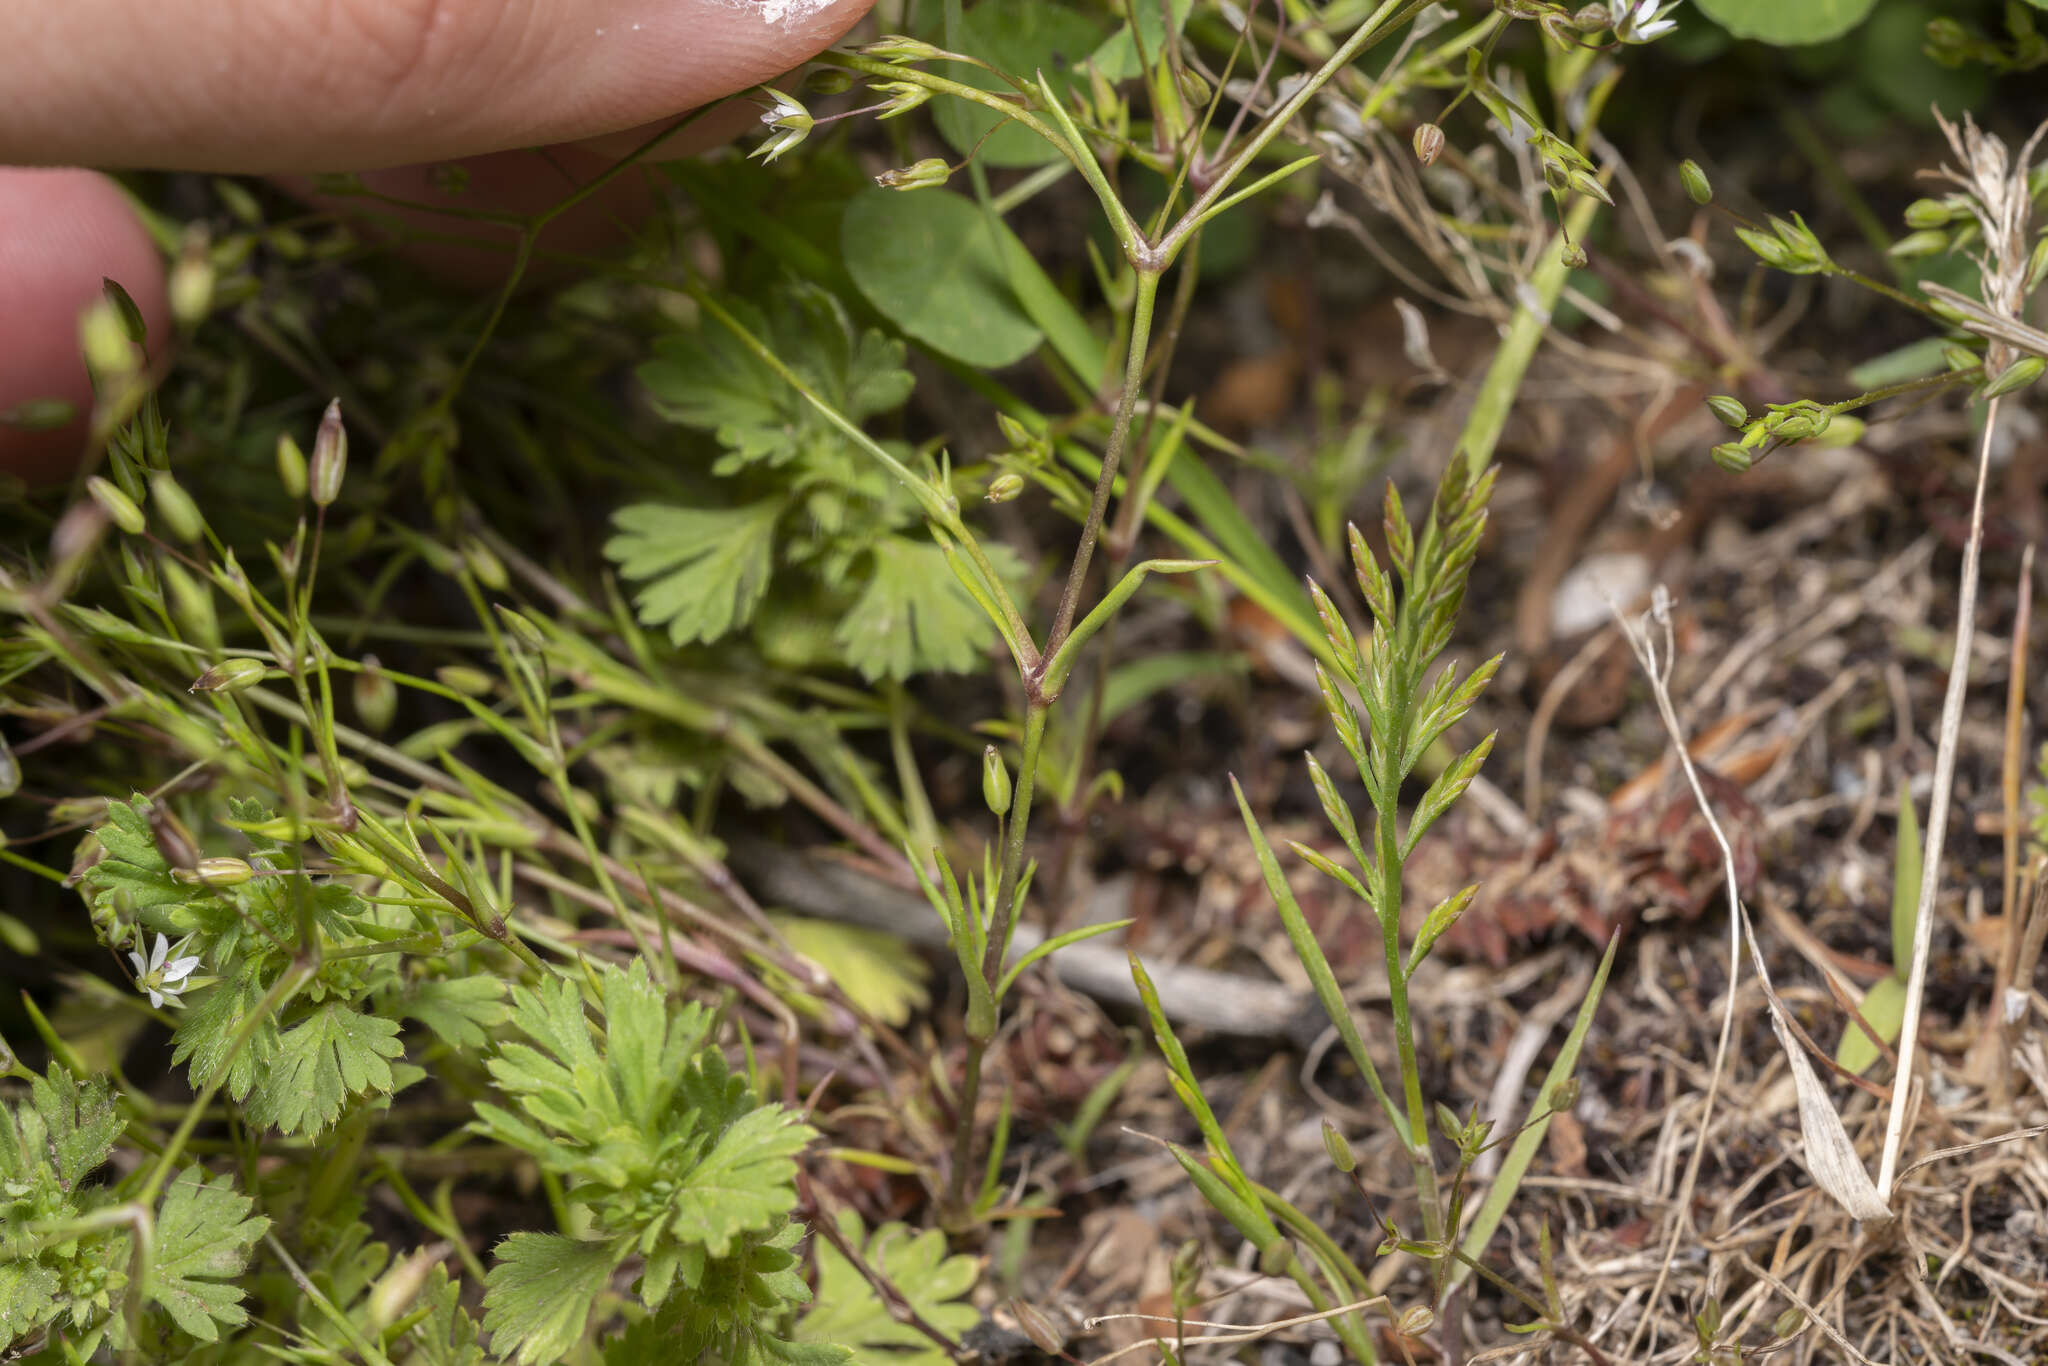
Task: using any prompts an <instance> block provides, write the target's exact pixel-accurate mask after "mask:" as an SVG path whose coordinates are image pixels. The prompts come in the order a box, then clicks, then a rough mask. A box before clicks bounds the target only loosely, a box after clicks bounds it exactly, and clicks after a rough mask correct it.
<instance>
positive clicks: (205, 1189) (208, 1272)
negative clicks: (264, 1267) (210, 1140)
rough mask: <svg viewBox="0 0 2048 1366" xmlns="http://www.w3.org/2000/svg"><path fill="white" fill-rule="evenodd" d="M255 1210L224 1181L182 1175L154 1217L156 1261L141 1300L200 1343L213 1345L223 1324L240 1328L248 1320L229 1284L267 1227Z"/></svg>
mask: <svg viewBox="0 0 2048 1366" xmlns="http://www.w3.org/2000/svg"><path fill="white" fill-rule="evenodd" d="M254 1206H255V1202H254V1201H253V1200H251V1199H250V1198H249V1197H248V1196H246V1195H242V1194H240V1193H238V1192H237V1191H236V1190H235V1186H234V1182H233V1181H232V1180H230V1179H229V1178H228V1177H225V1176H220V1177H216V1178H214V1179H213V1180H211V1181H209V1180H207V1179H206V1174H205V1173H204V1172H202V1171H201V1170H200V1169H199V1168H197V1167H187V1168H186V1169H185V1170H184V1171H182V1172H180V1173H179V1174H178V1176H177V1179H176V1180H174V1181H172V1182H171V1186H170V1189H169V1190H168V1191H166V1192H164V1202H163V1207H162V1208H161V1209H159V1210H158V1211H157V1216H156V1243H157V1246H156V1260H155V1261H154V1262H153V1263H152V1264H151V1266H150V1271H149V1279H148V1281H147V1282H145V1283H144V1285H143V1294H144V1295H145V1296H146V1297H147V1298H148V1299H149V1300H150V1302H151V1303H153V1304H159V1305H162V1306H163V1308H164V1310H165V1312H167V1313H169V1314H170V1316H171V1318H172V1320H173V1321H174V1322H175V1323H176V1324H177V1325H178V1327H180V1328H182V1329H184V1330H185V1331H186V1332H188V1333H190V1334H191V1335H192V1336H193V1337H195V1338H198V1339H199V1340H200V1341H201V1342H213V1341H216V1340H218V1339H219V1337H220V1326H221V1325H226V1326H227V1327H230V1328H239V1327H240V1326H241V1325H243V1324H245V1323H247V1322H248V1321H249V1311H248V1310H246V1309H244V1308H242V1289H241V1287H240V1286H239V1285H236V1284H235V1279H234V1278H235V1277H237V1276H239V1275H241V1273H242V1270H243V1268H245V1267H246V1266H248V1264H249V1249H250V1247H251V1246H252V1245H253V1244H254V1243H255V1242H256V1240H257V1239H258V1238H261V1237H262V1236H263V1234H264V1231H265V1230H266V1229H268V1228H269V1227H270V1221H269V1220H268V1219H266V1218H264V1217H263V1216H261V1215H252V1214H250V1213H249V1211H250V1210H251V1209H252V1208H254Z"/></svg>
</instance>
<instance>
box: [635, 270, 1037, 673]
mask: <svg viewBox="0 0 2048 1366" xmlns="http://www.w3.org/2000/svg"><path fill="white" fill-rule="evenodd" d="M730 306H731V309H732V312H733V314H734V316H735V319H736V320H737V321H738V322H739V323H740V324H741V325H742V326H744V327H745V328H746V329H747V331H748V332H749V333H750V334H751V335H752V336H754V337H756V338H759V339H760V340H761V342H762V344H763V345H765V346H767V347H768V348H769V349H771V350H772V351H773V352H774V354H775V355H776V356H777V357H778V358H779V359H780V360H781V361H782V362H783V363H784V364H786V365H787V366H788V367H789V368H790V370H791V371H792V372H794V373H795V374H796V375H797V376H798V377H799V378H800V379H801V381H802V382H803V384H804V385H805V386H806V387H807V388H809V389H810V391H811V392H812V393H813V394H815V395H816V396H817V397H818V398H819V399H820V400H821V401H822V402H824V403H826V404H828V405H830V406H831V407H832V408H833V409H834V410H835V411H836V412H837V413H838V414H839V415H840V416H842V417H844V418H845V419H846V420H847V421H848V422H850V423H861V422H864V421H866V420H867V419H869V418H872V417H875V416H877V415H879V414H882V413H885V412H888V411H890V410H891V409H894V408H896V407H898V406H900V405H901V404H902V403H903V400H904V399H905V398H907V397H909V395H910V390H911V376H910V373H909V372H908V371H907V370H905V369H904V368H903V344H902V343H901V342H898V341H893V340H890V339H889V338H887V337H885V336H883V335H882V334H880V333H878V332H872V331H866V332H862V331H856V329H855V328H854V327H853V325H852V323H851V322H850V321H849V320H848V319H847V317H846V313H845V310H844V309H842V308H841V307H840V305H839V303H838V301H837V300H835V299H833V298H832V297H831V296H830V295H827V294H825V293H823V292H822V291H820V290H816V289H812V288H808V287H804V286H792V287H789V288H785V289H783V290H780V291H778V292H777V293H776V294H774V295H773V296H772V297H771V298H769V299H768V300H767V301H766V303H765V305H764V306H762V307H760V308H756V307H753V306H751V305H748V304H745V303H743V302H734V303H732V304H731V305H730ZM639 376H640V381H641V383H642V384H643V385H644V386H645V387H646V389H647V393H648V396H649V398H650V399H651V400H652V402H653V404H654V407H655V410H656V411H657V412H659V413H661V414H662V415H663V416H665V417H668V418H670V419H671V420H673V421H675V422H677V423H680V424H682V425H683V426H686V427H693V428H696V429H698V430H700V431H706V432H710V433H712V435H713V437H714V439H715V440H716V442H717V444H718V448H719V450H720V451H721V452H722V453H721V454H720V455H718V456H717V457H716V458H715V459H713V460H711V461H710V462H709V471H708V472H709V474H710V476H711V478H710V480H709V481H705V480H702V479H701V478H700V479H695V480H690V481H688V482H689V483H691V484H694V485H697V486H699V487H700V488H702V492H701V493H698V494H697V496H695V497H689V498H683V499H680V500H678V499H674V498H670V499H664V500H662V501H656V502H646V503H636V504H632V505H629V506H627V507H624V508H621V509H620V510H619V512H618V514H617V516H616V518H615V525H616V527H617V534H616V535H614V536H613V537H612V538H611V540H610V541H608V542H607V543H606V545H605V554H606V555H607V556H608V557H609V558H610V559H611V560H612V561H613V562H614V563H616V564H617V565H618V567H619V572H620V573H621V574H623V575H624V576H625V577H626V578H628V579H630V580H633V581H635V582H637V583H638V584H639V585H640V587H639V589H638V591H637V593H636V594H635V597H634V603H635V606H636V608H637V609H638V612H639V615H640V619H641V620H642V621H643V622H645V623H646V624H648V625H649V626H656V627H661V628H664V629H666V630H667V631H668V634H669V638H670V639H671V640H673V641H674V642H675V643H676V644H678V645H686V644H693V643H710V642H714V641H718V640H722V639H724V638H726V637H727V636H730V635H732V634H733V633H735V632H737V631H740V630H742V629H751V630H752V632H753V635H754V643H755V645H756V646H757V647H758V648H759V649H760V650H761V652H762V653H763V654H764V655H767V656H768V657H769V658H770V659H772V660H774V661H775V662H777V663H780V664H784V665H787V666H790V667H799V668H815V667H820V666H829V665H845V666H848V667H851V668H854V669H857V670H859V671H860V672H861V673H862V674H863V675H865V676H866V677H868V678H869V679H878V678H898V679H900V678H908V677H910V676H911V675H913V674H917V673H922V672H927V671H932V670H944V671H958V670H963V669H969V668H972V667H974V665H975V663H976V662H977V661H978V660H979V659H980V657H981V655H982V652H983V651H984V650H986V649H987V648H988V647H989V646H990V644H991V643H992V641H993V634H992V632H991V629H990V626H989V623H988V621H987V620H986V619H985V617H984V616H983V615H982V613H981V611H980V609H979V608H978V607H977V606H976V605H975V602H974V599H973V598H972V597H971V596H970V595H969V594H968V592H967V590H966V589H964V588H963V587H961V585H960V583H959V581H958V580H957V579H956V578H955V577H954V575H953V572H952V570H951V568H950V567H949V566H948V565H947V564H946V561H945V556H944V552H943V551H941V550H940V548H939V547H938V545H937V544H935V543H934V542H933V541H932V540H931V539H930V538H929V536H928V535H927V534H926V533H925V530H924V528H923V526H922V525H921V522H922V514H921V512H920V511H919V508H918V505H917V502H916V500H915V499H914V498H913V497H912V496H911V495H910V494H909V493H908V492H907V491H906V490H905V489H904V488H903V486H902V485H901V484H900V483H898V482H897V479H896V477H895V475H893V474H891V473H890V472H889V471H887V470H886V469H884V468H883V467H882V463H881V462H880V461H878V460H876V459H875V458H874V455H873V453H872V452H871V451H864V450H862V449H860V447H859V446H858V445H857V444H856V443H854V442H852V441H849V440H848V439H847V437H846V434H845V433H844V432H843V431H841V430H839V429H838V428H836V427H835V426H833V425H832V423H830V422H829V421H827V420H826V418H825V416H824V415H823V414H822V413H820V412H819V411H818V409H817V408H816V407H815V406H813V405H812V403H811V402H810V401H809V400H808V399H807V398H805V397H804V395H802V394H800V393H799V392H798V391H797V390H796V388H795V387H793V386H792V385H791V384H789V383H788V382H787V381H786V380H784V379H783V377H782V376H780V375H778V374H777V373H776V372H775V371H774V369H772V368H771V367H770V366H768V365H767V364H766V363H765V362H764V361H762V360H761V359H760V357H758V356H757V355H755V354H754V353H753V352H752V351H751V350H749V349H748V348H747V347H746V346H745V345H744V344H742V343H741V342H740V341H739V340H738V339H737V338H736V337H735V336H734V335H733V334H732V333H731V332H729V331H727V330H726V329H725V328H723V327H721V326H718V325H717V324H716V323H712V322H706V323H704V324H702V325H701V326H700V327H698V328H697V329H696V330H694V331H691V332H688V333H682V334H678V335H676V336H672V337H669V338H666V339H664V340H663V341H662V342H660V343H659V344H658V345H657V346H656V349H655V359H653V360H651V361H649V362H648V363H647V364H645V365H643V366H641V367H640V370H639ZM891 450H892V452H893V453H894V454H895V455H896V456H897V457H898V458H899V459H901V460H905V461H908V460H909V459H910V453H909V451H908V450H907V448H903V447H901V446H900V445H893V446H891ZM990 556H991V559H992V561H993V562H994V563H995V564H996V565H997V568H998V572H999V573H1001V574H1002V575H1003V576H1004V577H1005V578H1006V579H1007V580H1011V581H1016V580H1018V579H1021V577H1022V573H1021V566H1020V565H1019V563H1018V562H1017V560H1016V558H1015V557H1014V556H1012V555H1009V554H1008V553H1007V552H1006V551H1003V550H1002V548H1001V547H990ZM834 622H836V623H837V625H836V626H829V625H827V626H825V629H818V627H819V626H820V625H823V624H827V623H834Z"/></svg>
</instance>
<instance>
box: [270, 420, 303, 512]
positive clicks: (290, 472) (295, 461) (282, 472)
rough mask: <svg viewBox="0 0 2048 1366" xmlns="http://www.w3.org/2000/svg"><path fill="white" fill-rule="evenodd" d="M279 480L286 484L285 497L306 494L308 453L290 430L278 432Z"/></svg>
mask: <svg viewBox="0 0 2048 1366" xmlns="http://www.w3.org/2000/svg"><path fill="white" fill-rule="evenodd" d="M277 480H278V482H279V483H280V484H283V485H284V492H285V497H287V498H304V497H305V496H306V453H305V452H304V451H302V450H300V449H299V443H298V442H296V441H294V440H292V436H291V433H290V432H279V433H278V434H277Z"/></svg>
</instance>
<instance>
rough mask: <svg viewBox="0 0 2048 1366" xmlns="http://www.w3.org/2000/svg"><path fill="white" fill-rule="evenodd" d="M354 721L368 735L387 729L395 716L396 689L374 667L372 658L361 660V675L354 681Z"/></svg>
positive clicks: (388, 679)
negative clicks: (357, 722)
mask: <svg viewBox="0 0 2048 1366" xmlns="http://www.w3.org/2000/svg"><path fill="white" fill-rule="evenodd" d="M355 702H356V719H357V720H359V721H361V722H362V723H363V729H364V730H366V731H368V732H369V733H370V734H372V735H382V734H383V733H384V732H385V731H387V730H390V729H391V722H392V720H393V718H395V717H396V716H397V715H398V685H397V684H396V683H393V682H392V681H391V678H390V676H389V675H388V674H386V673H385V672H384V670H383V669H382V668H380V667H379V666H378V664H377V657H376V656H375V655H365V656H364V657H363V671H362V672H361V673H359V674H357V675H356V681H355Z"/></svg>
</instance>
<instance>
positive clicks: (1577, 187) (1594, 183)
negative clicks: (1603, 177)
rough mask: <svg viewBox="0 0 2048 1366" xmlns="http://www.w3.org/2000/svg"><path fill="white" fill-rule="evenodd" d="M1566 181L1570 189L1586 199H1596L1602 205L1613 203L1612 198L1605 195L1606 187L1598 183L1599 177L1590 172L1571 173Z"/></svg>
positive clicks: (1607, 194) (1609, 195)
mask: <svg viewBox="0 0 2048 1366" xmlns="http://www.w3.org/2000/svg"><path fill="white" fill-rule="evenodd" d="M1566 180H1567V181H1568V183H1569V184H1570V185H1571V187H1572V189H1573V190H1574V191H1575V192H1576V193H1578V194H1582V195H1585V196H1586V197H1587V198H1588V199H1597V200H1599V201H1600V202H1601V203H1602V204H1612V203H1614V196H1613V195H1611V194H1609V193H1607V187H1606V186H1605V185H1602V184H1601V183H1600V177H1599V176H1597V175H1594V174H1593V173H1592V172H1591V171H1573V172H1572V173H1571V174H1570V175H1569V176H1567V177H1566Z"/></svg>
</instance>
